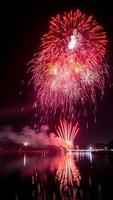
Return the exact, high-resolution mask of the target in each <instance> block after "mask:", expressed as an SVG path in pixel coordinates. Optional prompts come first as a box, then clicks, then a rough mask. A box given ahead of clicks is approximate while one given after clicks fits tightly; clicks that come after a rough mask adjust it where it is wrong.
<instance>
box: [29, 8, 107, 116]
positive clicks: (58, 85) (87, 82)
mask: <svg viewBox="0 0 113 200" xmlns="http://www.w3.org/2000/svg"><path fill="white" fill-rule="evenodd" d="M106 46H107V37H106V34H105V32H104V31H103V28H102V27H101V26H100V25H98V24H97V22H96V21H95V20H94V19H93V16H86V15H85V14H83V13H82V12H81V11H80V10H77V11H76V12H73V11H71V12H69V13H66V12H65V13H64V14H63V15H57V16H56V17H52V18H51V20H50V25H49V31H48V33H46V34H44V35H43V37H42V39H41V47H40V48H41V49H40V52H39V53H38V54H35V56H34V58H33V59H32V60H31V62H30V63H31V68H32V74H33V77H32V78H33V82H34V88H35V91H36V95H37V102H38V105H39V106H40V107H41V111H42V113H43V114H44V115H47V116H48V115H49V114H52V113H54V114H55V113H56V111H57V110H58V109H60V112H61V114H62V115H63V116H65V115H67V113H68V115H69V117H71V118H73V113H75V107H76V105H78V104H82V106H84V104H85V102H86V101H87V100H89V101H90V102H92V103H93V104H95V101H96V90H97V89H98V90H99V91H100V94H101V95H102V96H103V94H104V85H105V78H106V76H107V75H108V70H107V68H108V67H107V65H106V64H105V54H106Z"/></svg>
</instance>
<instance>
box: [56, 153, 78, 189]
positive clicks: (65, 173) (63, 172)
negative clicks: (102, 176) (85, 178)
mask: <svg viewBox="0 0 113 200" xmlns="http://www.w3.org/2000/svg"><path fill="white" fill-rule="evenodd" d="M56 178H57V180H58V181H59V182H60V190H64V191H65V190H67V188H68V186H69V185H70V186H73V185H76V186H79V185H80V179H81V176H80V173H79V170H78V168H77V166H76V163H75V162H74V159H73V156H72V155H69V154H66V155H65V156H63V157H61V160H60V162H59V164H58V169H57V172H56Z"/></svg>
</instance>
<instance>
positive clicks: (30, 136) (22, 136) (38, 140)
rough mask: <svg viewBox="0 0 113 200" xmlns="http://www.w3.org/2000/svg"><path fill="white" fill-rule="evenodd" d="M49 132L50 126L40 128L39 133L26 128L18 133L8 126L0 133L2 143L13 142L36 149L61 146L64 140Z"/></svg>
mask: <svg viewBox="0 0 113 200" xmlns="http://www.w3.org/2000/svg"><path fill="white" fill-rule="evenodd" d="M48 130H49V127H48V125H43V126H41V127H40V130H39V132H38V133H36V131H35V130H33V129H31V128H30V127H28V126H25V127H23V128H22V130H21V131H20V132H18V133H17V132H15V131H14V130H13V128H12V127H11V126H7V127H3V128H2V130H1V131H0V141H2V142H5V141H8V140H11V141H13V142H14V143H17V144H20V143H21V144H28V145H30V146H35V147H38V146H46V145H54V146H61V142H62V140H61V139H60V138H59V137H58V136H56V135H55V133H48Z"/></svg>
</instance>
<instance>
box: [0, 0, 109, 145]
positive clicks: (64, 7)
mask: <svg viewBox="0 0 113 200" xmlns="http://www.w3.org/2000/svg"><path fill="white" fill-rule="evenodd" d="M99 2H100V3H99ZM111 4H112V2H110V0H108V1H99V0H74V1H71V0H70V1H63V0H61V1H55V0H51V1H50V0H48V1H47V0H45V1H44V0H41V1H40V0H37V1H31V2H29V1H26V3H25V2H24V3H23V2H21V1H15V3H13V2H11V1H10V2H9V3H7V2H4V5H1V12H0V13H1V17H0V19H1V23H0V30H1V34H2V35H1V38H0V39H1V46H0V47H1V58H0V70H1V73H0V126H1V127H2V126H7V125H9V124H10V125H12V126H15V127H16V126H17V127H18V126H19V125H20V124H21V125H22V126H23V125H25V124H28V125H29V123H31V121H32V123H33V120H34V119H33V118H32V113H33V109H32V103H33V101H34V98H35V95H34V92H33V88H32V86H29V87H28V86H27V84H28V80H29V78H30V74H28V75H27V74H26V72H27V69H28V66H27V63H28V62H29V61H30V60H31V58H32V56H33V54H34V53H36V52H37V50H38V48H39V44H40V37H41V36H42V35H43V34H44V33H45V32H47V30H48V24H49V19H50V17H51V16H55V15H56V14H58V13H63V12H64V11H70V10H71V9H72V10H76V9H77V8H79V9H81V10H82V11H83V12H85V13H86V14H91V15H93V16H94V17H95V19H96V21H97V22H98V23H99V24H101V25H102V26H103V27H104V30H105V31H106V33H107V38H108V54H107V58H106V59H107V60H108V64H109V68H110V70H109V71H110V82H113V56H112V52H113V8H112V5H111ZM22 80H24V83H23V84H22ZM20 90H22V95H19V92H20ZM23 105H26V108H27V109H26V112H25V113H23V114H22V113H21V112H20V110H21V107H22V106H23ZM96 118H97V122H96V124H94V123H93V121H92V120H90V119H89V122H90V123H89V130H88V131H86V129H85V128H84V126H82V123H81V131H80V134H79V135H78V140H79V141H80V142H81V143H93V142H105V143H107V142H108V141H109V140H111V139H113V87H109V84H106V89H105V96H104V99H103V100H102V101H100V100H99V99H97V113H96ZM82 141H83V142H82Z"/></svg>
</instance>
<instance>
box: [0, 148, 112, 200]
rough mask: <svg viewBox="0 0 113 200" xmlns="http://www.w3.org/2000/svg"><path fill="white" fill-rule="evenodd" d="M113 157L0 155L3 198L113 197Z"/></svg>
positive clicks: (102, 199)
mask: <svg viewBox="0 0 113 200" xmlns="http://www.w3.org/2000/svg"><path fill="white" fill-rule="evenodd" d="M111 160H113V158H112V157H110V158H109V157H108V156H107V157H106V156H104V155H98V156H97V155H95V156H94V155H93V156H92V154H91V153H90V152H89V153H88V152H87V153H68V154H63V155H57V156H54V157H51V156H49V157H48V156H45V157H44V156H43V155H40V156H39V155H38V156H28V155H26V154H24V155H17V156H14V155H7V156H6V155H5V156H3V155H0V188H1V190H0V199H1V200H2V199H3V200H5V199H8V200H10V199H11V200H13V199H15V200H21V199H24V200H25V199H27V200H68V199H69V200H108V199H109V197H110V199H113V194H112V184H113V165H112V163H113V162H111Z"/></svg>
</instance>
